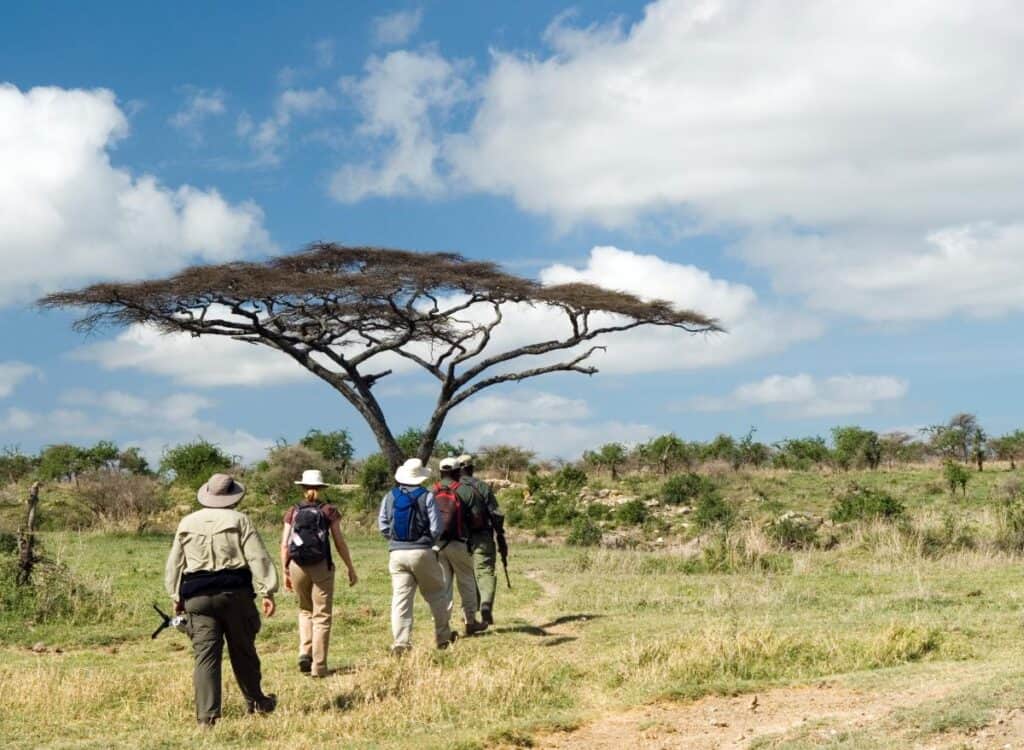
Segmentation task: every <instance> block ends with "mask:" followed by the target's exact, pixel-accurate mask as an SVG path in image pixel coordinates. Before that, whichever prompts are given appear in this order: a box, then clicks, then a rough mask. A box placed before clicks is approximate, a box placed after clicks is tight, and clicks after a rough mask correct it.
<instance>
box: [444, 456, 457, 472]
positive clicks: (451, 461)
mask: <svg viewBox="0 0 1024 750" xmlns="http://www.w3.org/2000/svg"><path fill="white" fill-rule="evenodd" d="M459 466H461V464H460V463H459V459H457V458H455V456H448V457H447V458H442V459H441V471H448V470H449V469H457V468H459Z"/></svg>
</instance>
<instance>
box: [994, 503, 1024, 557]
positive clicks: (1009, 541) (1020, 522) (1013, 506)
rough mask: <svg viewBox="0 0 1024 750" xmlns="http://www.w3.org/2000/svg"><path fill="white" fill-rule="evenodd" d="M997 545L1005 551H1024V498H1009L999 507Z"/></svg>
mask: <svg viewBox="0 0 1024 750" xmlns="http://www.w3.org/2000/svg"><path fill="white" fill-rule="evenodd" d="M996 546H997V547H999V549H1001V550H1003V551H1005V552H1014V553H1018V552H1024V499H1017V498H1014V499H1011V500H1007V501H1005V502H1004V503H1003V504H1002V506H1001V507H1000V508H999V516H998V527H997V530H996Z"/></svg>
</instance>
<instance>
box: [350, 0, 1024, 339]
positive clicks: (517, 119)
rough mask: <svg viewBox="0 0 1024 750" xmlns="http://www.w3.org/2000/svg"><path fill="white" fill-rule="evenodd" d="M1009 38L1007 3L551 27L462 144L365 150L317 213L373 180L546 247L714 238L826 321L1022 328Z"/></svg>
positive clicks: (684, 15)
mask: <svg viewBox="0 0 1024 750" xmlns="http://www.w3.org/2000/svg"><path fill="white" fill-rule="evenodd" d="M1019 17H1020V8H1019V4H1017V3H1014V2H1010V0H980V1H979V2H975V3H968V4H965V3H934V2H925V1H924V0H913V1H911V2H905V3H900V4H896V5H894V4H892V3H883V2H881V0H876V1H875V2H850V3H839V2H830V3H808V2H802V1H801V0H656V1H655V2H651V3H650V4H648V5H647V6H646V8H645V11H644V16H643V18H642V19H640V20H639V21H637V22H636V23H635V24H632V25H626V24H623V23H622V22H615V23H612V24H609V25H604V26H590V27H585V28H576V27H573V26H572V25H571V20H572V16H571V15H570V16H567V15H564V14H563V15H562V16H560V17H559V18H558V19H556V21H555V22H554V23H553V24H552V25H551V26H550V27H549V28H548V30H547V31H546V32H545V35H544V40H545V41H546V42H547V43H548V45H549V47H550V50H549V51H548V52H547V53H546V54H544V53H541V54H536V53H533V52H530V53H512V52H496V53H494V54H493V56H492V65H491V67H490V69H489V70H488V71H487V72H486V74H485V75H484V76H483V77H482V79H481V80H480V82H479V85H478V86H475V87H474V93H475V104H474V106H475V111H474V113H473V117H472V121H471V123H470V125H469V126H468V127H467V128H466V129H465V130H464V131H462V132H453V131H452V130H451V129H449V131H448V132H444V133H442V132H429V133H426V134H420V135H419V137H418V138H417V139H415V140H414V141H413V142H415V143H418V144H419V147H418V148H416V149H411V150H408V152H405V151H404V150H403V148H402V147H401V146H402V145H403V142H402V141H401V140H400V139H397V138H395V137H394V136H393V135H392V134H391V133H382V134H379V135H378V137H379V139H380V142H381V143H382V144H385V145H386V144H388V143H392V144H396V145H394V146H393V148H392V149H391V152H390V156H388V157H385V159H384V160H383V161H384V162H385V163H386V164H387V168H386V169H384V168H378V169H377V170H376V171H372V170H371V172H370V173H369V174H368V175H366V174H362V173H358V174H359V175H360V176H362V177H363V178H364V179H362V180H357V181H356V182H357V185H360V186H362V189H353V190H349V191H348V192H345V191H341V192H339V191H338V190H335V194H336V195H337V196H338V197H341V198H343V199H346V200H358V199H360V198H362V197H365V196H368V195H378V194H381V195H388V194H399V191H398V190H396V189H394V187H390V188H389V187H388V184H387V183H386V182H385V183H383V185H381V184H378V183H375V182H374V180H373V179H372V178H374V177H380V175H382V174H402V173H403V170H406V171H409V172H411V173H412V174H414V175H416V178H415V179H407V180H405V181H404V182H403V183H401V192H404V193H408V192H412V191H416V192H420V193H422V194H425V195H428V196H436V195H441V194H443V193H444V192H445V191H446V190H449V191H451V190H465V191H478V192H485V193H492V194H498V195H505V196H509V197H510V198H512V199H513V200H514V201H515V202H516V203H517V204H518V205H519V206H520V207H522V208H523V209H525V210H527V211H530V212H533V213H536V214H539V215H543V216H547V217H550V218H551V219H553V220H554V221H555V222H556V223H557V224H558V225H560V226H562V227H568V226H571V225H574V224H578V223H581V222H593V223H597V224H599V225H602V226H606V227H628V226H633V225H635V224H636V223H637V222H638V221H640V220H642V219H644V218H645V217H650V216H656V217H661V216H667V217H669V218H670V220H672V221H682V222H683V223H684V224H686V225H687V226H689V227H693V228H696V229H698V230H701V231H718V230H722V229H726V230H728V231H730V232H731V233H733V234H735V235H736V236H738V237H740V238H741V239H740V241H739V242H738V243H737V251H738V252H739V253H741V254H742V257H744V258H745V259H747V260H749V261H750V262H752V263H754V264H757V265H759V266H761V267H763V268H765V269H767V270H768V271H769V272H770V274H771V276H772V278H773V279H774V281H775V283H776V284H777V285H778V287H779V288H781V289H784V290H787V291H792V292H795V293H798V294H801V295H807V296H808V297H809V298H810V301H811V302H812V304H814V305H815V306H816V307H819V308H822V309H826V310H830V311H838V312H841V313H848V314H853V315H858V316H864V317H868V318H871V319H875V320H890V319H901V318H935V317H940V316H944V315H949V314H951V313H959V312H967V313H970V314H984V315H990V314H1001V313H1006V312H1009V311H1014V310H1020V309H1021V297H1020V295H1019V294H1018V293H1017V292H1018V290H1019V289H1020V282H1021V273H1022V272H1021V268H1024V264H1020V263H1013V260H1014V259H1013V258H1012V257H1011V255H1012V254H1013V253H1016V254H1018V255H1019V252H1020V251H1019V248H1020V235H1021V233H1022V230H1021V227H1022V226H1024V209H1022V205H1024V193H1022V187H1021V186H1022V182H1021V179H1020V175H1021V174H1022V172H1024V92H1022V90H1021V87H1020V84H1019V82H1020V79H1021V76H1022V74H1024V57H1022V56H1021V55H1020V53H1019V51H1020V49H1021V47H1022V46H1024V25H1022V24H1020V23H1019ZM378 83H379V87H378V88H380V89H381V90H382V91H383V93H378V95H379V96H381V97H383V98H386V94H387V89H386V86H387V85H388V83H389V82H388V81H386V80H380V81H378ZM430 94H431V92H430V91H427V92H425V93H424V96H425V97H426V100H425V101H420V102H419V105H420V107H419V108H420V110H421V111H422V110H426V111H430V108H431V105H432V102H431V100H430ZM422 121H423V118H420V119H419V120H418V122H422ZM343 174H344V172H343ZM965 235H966V236H965ZM954 246H957V247H956V249H954ZM964 269H966V273H961V271H962V270H964ZM1005 271H1009V272H1008V273H1006V272H1005ZM890 274H892V275H890ZM819 282H820V283H819ZM950 284H952V285H950Z"/></svg>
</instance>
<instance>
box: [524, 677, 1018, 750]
mask: <svg viewBox="0 0 1024 750" xmlns="http://www.w3.org/2000/svg"><path fill="white" fill-rule="evenodd" d="M961 687H962V684H960V683H955V682H941V683H935V682H926V683H925V684H921V685H914V686H912V687H910V688H907V689H904V690H900V691H899V692H866V691H858V690H851V689H849V688H843V687H838V686H834V685H832V684H830V683H822V684H820V685H818V686H816V687H799V688H780V689H776V690H770V691H767V692H764V693H761V694H758V695H743V696H739V697H719V696H712V697H707V698H703V699H701V700H698V701H695V702H693V703H659V704H655V705H650V706H644V707H642V708H638V709H634V710H631V711H626V712H623V713H619V714H612V715H609V716H607V717H604V718H602V719H600V720H598V721H596V722H593V723H591V724H588V725H585V726H583V727H581V728H580V729H578V730H576V731H573V732H569V733H563V734H552V735H547V736H544V737H541V738H538V742H537V744H536V745H535V747H538V748H547V749H548V750H581V749H582V748H587V750H603V749H606V748H607V749H608V750H613V749H614V750H624V748H628V750H676V749H677V748H679V749H681V748H686V749H687V750H712V749H713V748H714V749H717V748H746V747H749V746H750V745H751V743H752V742H753V741H754V740H756V739H758V738H764V737H766V736H771V735H780V734H786V733H788V732H791V731H796V730H800V729H804V728H806V727H813V729H811V730H810V731H811V736H812V737H814V738H820V740H821V743H822V744H827V743H828V742H829V741H830V740H834V739H835V738H836V736H837V735H838V734H839V733H840V732H842V731H848V730H855V729H861V728H866V727H869V726H870V725H871V724H873V723H874V722H877V721H879V720H880V719H883V718H884V717H886V716H887V715H888V714H890V713H891V712H892V711H894V710H895V709H903V708H910V707H913V706H916V705H920V704H922V703H926V702H928V701H933V700H940V699H942V698H944V697H946V696H948V695H949V694H951V693H953V692H954V691H956V690H957V689H958V688H961ZM1021 719H1022V721H1024V717H1021ZM1007 724H1009V722H1007ZM1007 729H1009V726H1007ZM977 746H978V747H990V746H991V747H1002V744H999V745H977ZM1013 747H1018V745H1017V744H1014V745H1013Z"/></svg>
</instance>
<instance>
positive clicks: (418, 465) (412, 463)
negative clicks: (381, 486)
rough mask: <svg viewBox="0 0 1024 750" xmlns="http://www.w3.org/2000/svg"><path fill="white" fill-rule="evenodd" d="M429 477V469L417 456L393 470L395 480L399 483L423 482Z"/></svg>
mask: <svg viewBox="0 0 1024 750" xmlns="http://www.w3.org/2000/svg"><path fill="white" fill-rule="evenodd" d="M428 477H430V469H428V468H427V467H426V466H424V465H423V462H422V461H420V460H419V459H418V458H410V459H409V460H408V461H406V462H405V463H404V464H402V465H401V466H399V467H398V469H397V470H396V471H395V481H396V482H398V483H399V484H409V485H413V484H423V483H424V482H425V481H427V478H428Z"/></svg>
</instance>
